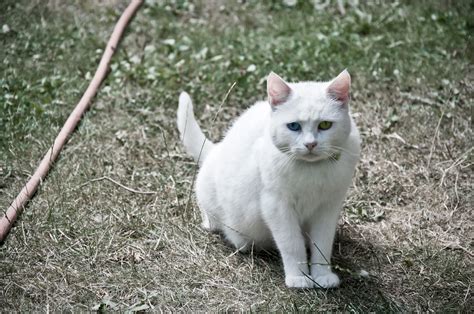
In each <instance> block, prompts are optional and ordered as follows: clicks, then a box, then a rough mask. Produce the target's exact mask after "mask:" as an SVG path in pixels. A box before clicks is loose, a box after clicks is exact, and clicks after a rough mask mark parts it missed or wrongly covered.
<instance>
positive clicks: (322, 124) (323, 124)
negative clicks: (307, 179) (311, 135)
mask: <svg viewBox="0 0 474 314" xmlns="http://www.w3.org/2000/svg"><path fill="white" fill-rule="evenodd" d="M331 126H332V122H331V121H322V122H320V123H319V125H318V129H320V130H327V129H329V128H330V127H331Z"/></svg>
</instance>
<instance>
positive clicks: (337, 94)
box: [327, 70, 351, 104]
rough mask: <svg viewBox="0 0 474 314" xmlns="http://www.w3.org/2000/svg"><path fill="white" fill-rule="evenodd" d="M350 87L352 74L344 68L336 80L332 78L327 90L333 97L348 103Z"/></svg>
mask: <svg viewBox="0 0 474 314" xmlns="http://www.w3.org/2000/svg"><path fill="white" fill-rule="evenodd" d="M350 89H351V76H350V74H349V72H347V70H344V71H342V72H341V74H339V75H338V76H337V77H336V78H335V79H334V80H332V82H331V84H329V87H328V89H327V92H328V95H329V96H330V97H331V98H332V99H335V100H337V101H341V102H342V103H344V104H346V103H347V102H348V101H349V93H350Z"/></svg>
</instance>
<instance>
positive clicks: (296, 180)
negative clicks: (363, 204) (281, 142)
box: [265, 162, 351, 219]
mask: <svg viewBox="0 0 474 314" xmlns="http://www.w3.org/2000/svg"><path fill="white" fill-rule="evenodd" d="M346 170H347V169H345V168H343V167H340V165H338V164H337V163H330V162H323V163H321V164H319V165H313V166H309V167H308V166H302V167H298V166H296V167H288V168H287V169H285V170H283V171H275V172H273V175H272V176H269V177H267V180H265V181H266V182H265V184H266V185H267V187H268V188H269V189H270V190H271V191H273V193H275V196H276V197H279V198H280V199H281V201H282V202H284V203H286V205H287V206H288V207H291V208H292V209H294V210H296V211H297V212H298V213H299V214H300V216H301V217H302V218H303V219H304V217H308V216H310V215H312V213H313V212H314V211H316V210H318V209H320V208H323V207H327V206H333V204H338V203H339V202H340V201H341V200H342V198H343V197H344V195H345V192H346V190H347V187H348V185H349V184H350V177H351V174H350V173H346V172H347V171H346Z"/></svg>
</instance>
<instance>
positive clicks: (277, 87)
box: [267, 72, 291, 107]
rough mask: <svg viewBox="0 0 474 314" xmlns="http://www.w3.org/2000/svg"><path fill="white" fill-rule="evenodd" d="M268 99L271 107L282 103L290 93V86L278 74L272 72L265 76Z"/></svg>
mask: <svg viewBox="0 0 474 314" xmlns="http://www.w3.org/2000/svg"><path fill="white" fill-rule="evenodd" d="M267 93H268V101H269V102H270V105H272V107H274V106H278V105H280V104H282V103H284V102H285V101H286V100H287V99H288V98H289V97H290V95H291V88H290V86H288V84H287V83H286V82H285V81H284V80H283V79H282V78H281V77H279V76H278V75H276V74H275V73H273V72H270V74H269V75H268V77H267Z"/></svg>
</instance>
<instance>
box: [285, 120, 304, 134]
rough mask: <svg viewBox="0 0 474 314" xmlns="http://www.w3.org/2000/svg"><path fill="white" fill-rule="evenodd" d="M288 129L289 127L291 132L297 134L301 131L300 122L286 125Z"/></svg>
mask: <svg viewBox="0 0 474 314" xmlns="http://www.w3.org/2000/svg"><path fill="white" fill-rule="evenodd" d="M286 127H287V128H288V129H290V130H291V131H295V132H297V131H300V130H301V125H300V124H299V123H298V122H291V123H288V124H287V125H286Z"/></svg>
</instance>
